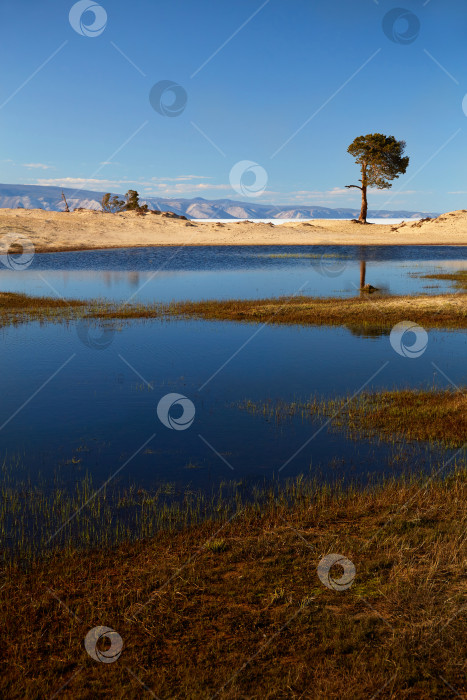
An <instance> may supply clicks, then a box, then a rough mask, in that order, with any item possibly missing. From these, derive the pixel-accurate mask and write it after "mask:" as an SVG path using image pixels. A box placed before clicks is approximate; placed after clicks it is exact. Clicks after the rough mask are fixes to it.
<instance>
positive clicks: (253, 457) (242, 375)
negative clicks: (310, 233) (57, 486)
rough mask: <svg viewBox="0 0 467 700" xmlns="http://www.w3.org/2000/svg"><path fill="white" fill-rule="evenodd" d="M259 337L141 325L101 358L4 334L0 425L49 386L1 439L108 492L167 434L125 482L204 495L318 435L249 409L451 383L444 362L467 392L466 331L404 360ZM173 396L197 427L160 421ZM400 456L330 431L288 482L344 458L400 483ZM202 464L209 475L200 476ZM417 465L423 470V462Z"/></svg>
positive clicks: (71, 336)
mask: <svg viewBox="0 0 467 700" xmlns="http://www.w3.org/2000/svg"><path fill="white" fill-rule="evenodd" d="M258 328H259V327H258V326H253V325H246V324H234V323H214V322H212V323H209V322H201V321H191V322H187V321H183V322H181V321H170V322H159V321H156V322H154V321H153V322H136V323H132V324H130V325H126V326H123V327H122V328H121V329H119V330H118V331H117V332H116V333H115V336H114V337H113V340H112V342H111V344H110V345H109V347H107V348H106V349H104V350H101V351H98V350H92V349H90V348H89V347H87V346H85V345H83V343H82V342H81V341H80V340H79V338H78V335H77V332H76V324H74V323H71V324H69V325H44V326H40V325H39V324H37V323H31V324H28V325H22V326H19V327H17V328H13V327H10V328H7V329H4V330H3V331H2V335H1V339H0V344H1V354H2V360H3V362H2V366H3V370H4V371H3V372H2V374H1V376H0V395H1V397H2V398H1V403H0V425H1V424H3V423H4V422H5V421H8V420H9V418H10V417H11V416H12V415H13V414H14V412H15V411H17V409H18V408H19V407H21V406H22V405H23V404H24V403H25V402H26V401H27V400H28V398H29V397H30V396H31V395H32V394H33V393H34V392H35V391H36V390H37V389H39V388H40V387H41V386H42V385H43V384H45V383H46V382H48V383H47V384H46V385H45V386H44V388H43V389H42V390H41V391H39V392H38V393H37V395H36V396H35V397H34V398H33V399H32V400H31V401H30V402H29V403H27V404H26V405H24V408H23V409H22V410H20V411H19V412H18V414H17V415H16V416H14V417H13V418H12V419H11V420H10V421H9V422H8V423H7V424H6V425H5V427H4V428H3V429H2V430H1V431H0V439H1V452H2V456H3V455H4V454H7V455H10V456H11V455H12V454H19V455H20V458H21V462H22V464H23V465H24V466H25V468H26V469H27V470H32V474H33V475H36V474H38V473H41V474H42V475H43V476H44V477H45V478H47V477H48V478H50V477H51V475H52V474H53V473H54V472H56V471H57V470H58V473H59V474H60V477H61V478H62V479H64V480H65V481H66V482H68V483H70V484H72V483H73V482H74V481H75V480H80V479H81V478H82V477H83V476H84V474H85V473H86V471H89V472H90V473H91V474H92V476H93V477H94V478H95V480H96V482H97V483H102V481H103V480H104V479H105V478H107V477H108V476H110V475H111V474H112V473H113V472H114V471H116V470H117V469H118V468H119V467H120V466H121V465H122V464H123V463H124V462H125V461H126V460H127V459H128V458H129V457H131V455H132V454H133V453H134V452H135V451H136V450H137V449H138V448H139V447H140V446H141V445H142V444H143V443H144V442H145V440H147V439H148V438H149V436H150V435H152V434H153V433H155V438H154V439H153V440H152V442H151V444H150V445H149V449H148V450H144V451H143V452H141V453H140V454H138V456H137V457H135V458H134V459H133V460H132V461H131V464H129V465H128V467H126V468H125V469H124V470H123V471H122V473H121V475H120V476H119V478H118V480H117V483H119V484H121V485H128V484H129V483H136V484H141V485H145V486H149V485H150V484H153V483H154V482H159V481H173V482H176V483H178V484H191V485H193V486H203V487H204V486H207V485H209V484H216V483H218V482H219V481H221V480H225V479H231V478H234V479H240V478H245V477H253V478H263V477H267V478H269V477H272V476H273V474H274V473H276V474H277V472H278V470H279V468H280V467H281V465H282V464H283V463H284V462H285V461H286V460H287V459H288V458H289V457H290V456H291V455H292V454H293V453H294V452H295V451H296V450H298V449H299V448H300V447H301V446H302V445H303V443H304V442H305V441H306V440H307V439H308V438H309V437H310V436H311V435H313V433H314V432H315V430H316V429H317V427H318V425H317V424H316V423H312V422H304V423H302V421H301V419H300V418H299V417H298V418H296V419H294V420H292V421H291V422H290V423H285V424H281V425H279V426H277V425H275V424H274V422H273V421H272V422H270V421H268V420H266V419H265V418H264V417H263V416H255V415H251V414H249V413H246V412H242V411H240V410H239V409H238V402H241V401H243V400H245V399H252V400H254V401H264V400H267V399H272V400H275V399H283V400H286V401H287V400H288V401H292V400H294V398H301V399H306V398H307V397H309V396H311V395H316V394H318V395H322V396H336V395H343V394H347V393H353V392H356V391H357V390H358V389H359V388H360V387H361V386H362V385H363V384H364V383H365V382H367V381H368V380H369V378H370V377H371V376H372V375H374V374H375V373H377V372H378V371H379V370H381V371H380V372H379V373H378V374H377V376H376V377H375V378H374V379H373V380H372V381H370V383H369V384H368V386H367V388H368V389H378V388H383V387H384V388H387V387H389V388H391V387H394V386H398V387H407V386H421V385H425V386H428V385H433V383H434V384H435V385H436V386H443V387H444V386H446V385H447V381H446V379H445V378H444V377H443V375H442V374H440V372H439V371H438V370H437V369H436V368H435V366H434V365H437V366H438V367H439V368H440V369H441V370H442V371H443V372H444V373H445V374H446V375H447V376H449V377H450V379H451V380H452V381H453V382H455V383H457V384H458V385H462V384H465V351H466V337H465V334H462V333H453V332H441V331H431V332H430V333H429V343H428V348H427V350H426V352H425V353H424V354H423V355H422V357H420V358H418V359H417V360H413V359H407V358H403V357H400V356H399V355H397V354H396V353H395V352H394V351H393V350H392V348H391V346H390V342H389V337H388V335H381V336H377V337H374V338H367V337H364V335H362V334H359V332H358V329H354V331H353V332H350V331H349V330H347V329H345V328H299V327H284V326H276V327H269V326H266V327H265V328H263V329H262V330H261V331H260V332H258V333H257V334H256V335H255V337H254V338H253V339H252V340H251V342H248V341H249V340H250V339H251V337H252V335H253V334H254V333H255V332H256V331H257V330H258ZM242 346H244V347H243V349H242V350H241V351H240V352H238V353H237V354H236V355H235V357H233V359H232V360H231V361H230V362H228V363H227V364H226V365H225V367H224V368H223V369H222V370H221V371H220V372H219V373H217V374H215V373H216V372H217V370H218V369H219V368H220V367H222V365H224V363H226V361H228V360H229V358H231V357H232V355H233V354H234V353H235V352H236V351H237V350H239V348H241V347H242ZM69 358H72V359H70V361H69V362H68V364H66V366H65V367H63V369H62V370H61V371H60V372H58V374H56V376H54V377H53V379H51V380H50V381H48V380H49V379H50V377H51V376H52V375H53V374H54V373H55V372H56V371H57V370H58V368H59V367H61V366H62V365H63V364H64V363H65V362H66V361H67V360H69ZM127 363H128V364H127ZM385 363H388V364H387V365H386V366H384V368H383V365H384V364H385ZM433 363H434V364H433ZM129 365H131V367H133V368H134V370H135V371H133V370H132V369H131V368H130V366H129ZM136 372H137V373H138V374H136ZM138 375H139V376H138ZM213 375H215V376H213ZM211 377H213V378H212V379H211V380H210V378H211ZM209 380H210V381H209ZM145 382H148V383H149V384H151V386H152V387H153V388H152V389H151V388H149V387H148V385H147V384H146V383H145ZM206 382H208V383H207V384H206V386H204V388H203V389H200V387H202V386H203V385H204V384H205V383H206ZM169 392H176V393H180V394H183V395H184V396H187V397H189V398H190V399H191V400H192V401H193V402H194V404H195V407H196V417H195V421H194V424H193V425H192V426H191V427H190V428H189V429H188V430H186V431H175V430H168V429H167V428H166V427H164V426H163V425H162V424H161V423H160V422H159V421H158V419H157V415H156V407H157V404H158V401H159V400H160V398H161V397H162V396H164V395H165V394H167V393H169ZM199 435H202V436H203V437H204V438H205V440H207V441H208V442H209V443H210V445H212V447H213V448H215V450H216V451H217V452H218V453H220V454H221V455H222V456H224V457H225V459H226V460H227V461H228V462H229V463H230V464H231V465H232V466H233V467H234V471H231V470H230V469H229V468H228V467H227V466H226V465H225V463H224V462H223V461H222V460H221V459H220V458H219V457H218V456H217V455H216V454H214V453H213V452H212V451H211V449H210V448H209V447H208V446H207V445H206V443H205V442H203V441H202V440H201V438H200V437H199ZM389 453H390V448H388V447H387V446H384V445H383V446H378V445H375V444H369V443H367V442H365V441H363V442H361V443H355V442H351V441H348V440H346V439H345V437H343V436H342V435H340V434H338V433H334V432H332V431H328V430H323V431H322V432H320V433H319V435H317V436H316V438H315V439H313V440H312V441H311V442H310V443H309V444H308V445H307V446H306V448H305V449H303V450H302V451H301V452H300V453H299V454H298V455H297V457H296V458H295V459H294V460H293V461H292V462H291V463H290V464H289V465H288V466H287V468H286V470H285V471H284V472H282V473H281V477H286V476H294V475H297V474H299V473H303V472H307V471H308V470H309V468H310V465H311V466H312V469H313V470H319V471H320V470H321V469H322V470H323V471H324V473H325V475H327V476H329V477H335V476H336V472H335V470H334V471H333V469H332V468H331V466H330V465H331V463H333V460H334V461H335V460H339V459H341V458H345V470H346V473H347V475H350V476H358V475H359V474H366V473H375V472H383V471H385V472H386V473H392V472H391V470H392V468H393V467H391V468H389V466H388V462H387V460H388V455H389ZM421 453H424V448H420V454H421ZM429 454H430V453H428V457H429ZM71 457H76V458H77V459H78V460H79V461H78V462H77V464H71V463H70V461H69V460H70V458H71ZM190 463H191V464H192V465H195V467H196V468H195V469H187V465H188V464H190ZM416 465H417V468H419V467H422V466H423V461H420V460H419V461H418V462H416ZM18 474H19V472H18ZM34 478H35V477H34V476H33V479H34Z"/></svg>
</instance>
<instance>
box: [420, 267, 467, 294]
mask: <svg viewBox="0 0 467 700" xmlns="http://www.w3.org/2000/svg"><path fill="white" fill-rule="evenodd" d="M412 276H413V277H420V278H421V279H424V280H446V281H448V282H454V286H455V287H458V288H459V289H465V290H467V270H458V271H457V272H434V273H432V274H430V275H417V274H414V275H412Z"/></svg>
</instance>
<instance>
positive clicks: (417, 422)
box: [239, 389, 467, 447]
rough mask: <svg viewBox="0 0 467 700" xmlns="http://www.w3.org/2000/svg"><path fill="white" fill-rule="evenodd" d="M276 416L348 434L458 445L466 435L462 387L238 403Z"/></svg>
mask: <svg viewBox="0 0 467 700" xmlns="http://www.w3.org/2000/svg"><path fill="white" fill-rule="evenodd" d="M239 407H240V408H241V409H245V410H247V411H249V412H251V413H259V414H263V415H266V416H267V417H268V418H273V419H274V420H276V421H280V420H284V419H286V418H290V417H292V416H296V415H299V416H301V417H302V419H313V418H322V419H323V420H324V419H330V424H331V426H332V427H334V428H337V429H339V430H342V429H345V430H346V431H347V433H348V434H349V436H350V437H351V438H353V439H361V438H362V437H369V436H370V437H372V436H377V437H379V438H383V439H384V440H386V441H388V440H389V441H394V440H398V439H401V438H403V439H405V440H415V441H426V442H432V443H434V442H437V443H442V444H443V445H445V446H448V447H462V446H463V445H465V444H466V439H467V394H466V393H465V392H462V391H456V392H455V391H451V390H447V391H423V390H418V389H405V390H400V389H398V390H394V391H381V392H377V393H368V392H363V393H361V394H359V395H358V396H356V397H355V398H352V397H340V398H335V399H320V398H311V399H310V400H308V401H294V402H283V401H277V402H265V403H255V402H252V401H245V402H243V403H241V404H240V405H239Z"/></svg>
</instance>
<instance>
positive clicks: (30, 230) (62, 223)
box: [0, 209, 467, 252]
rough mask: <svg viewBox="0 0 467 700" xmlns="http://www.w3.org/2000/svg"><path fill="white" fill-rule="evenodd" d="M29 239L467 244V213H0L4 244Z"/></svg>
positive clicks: (72, 245) (50, 247)
mask: <svg viewBox="0 0 467 700" xmlns="http://www.w3.org/2000/svg"><path fill="white" fill-rule="evenodd" d="M5 234H15V235H16V234H21V235H23V236H26V237H27V238H28V239H29V240H31V241H32V243H33V244H34V246H35V249H36V251H38V252H47V251H49V252H51V251H59V250H62V251H64V250H86V249H92V248H127V247H133V246H135V247H136V246H158V245H173V246H180V245H319V244H327V245H331V244H335V245H339V244H350V245H467V211H465V210H463V211H457V212H451V213H449V214H443V215H442V216H440V217H439V218H438V219H432V220H431V221H427V222H424V223H421V224H420V223H419V222H408V223H405V224H401V225H398V226H392V225H389V224H384V225H379V224H378V225H368V226H361V225H360V224H357V223H353V222H350V221H336V220H326V219H314V220H311V221H297V222H293V223H284V224H280V225H273V224H264V223H251V222H235V221H232V222H231V223H227V224H219V223H196V222H191V221H184V220H182V219H176V218H169V217H167V216H165V215H161V214H159V215H153V214H147V215H145V216H139V215H137V214H135V213H133V212H125V213H122V214H104V213H102V212H97V211H76V212H72V213H64V212H49V211H44V210H42V209H29V210H26V209H0V252H5V251H3V250H1V248H2V246H1V240H2V239H4V240H5V242H6V241H7V240H9V241H11V240H12V239H13V237H14V236H13V235H9V236H8V238H4V237H5Z"/></svg>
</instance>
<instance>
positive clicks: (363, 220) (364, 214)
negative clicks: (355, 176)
mask: <svg viewBox="0 0 467 700" xmlns="http://www.w3.org/2000/svg"><path fill="white" fill-rule="evenodd" d="M367 183H368V180H367V175H366V163H363V164H362V208H361V211H360V218H359V221H360V222H361V223H362V224H366V217H367V214H368V199H367V196H366V191H367V187H368V184H367Z"/></svg>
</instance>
